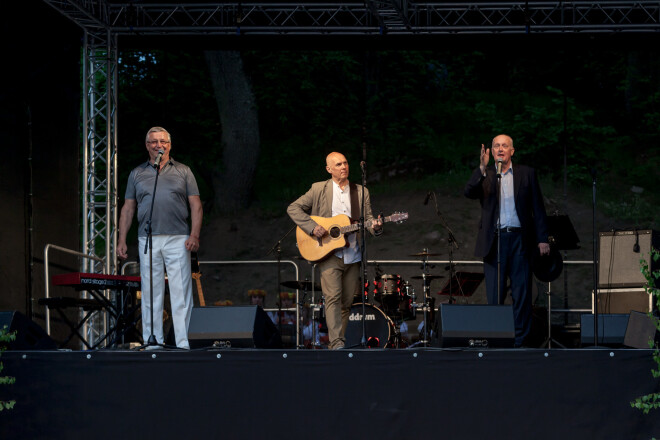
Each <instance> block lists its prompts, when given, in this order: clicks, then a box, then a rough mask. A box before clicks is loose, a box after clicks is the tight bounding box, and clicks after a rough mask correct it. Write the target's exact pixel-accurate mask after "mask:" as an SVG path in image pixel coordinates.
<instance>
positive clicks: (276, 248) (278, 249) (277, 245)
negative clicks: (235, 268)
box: [266, 225, 298, 335]
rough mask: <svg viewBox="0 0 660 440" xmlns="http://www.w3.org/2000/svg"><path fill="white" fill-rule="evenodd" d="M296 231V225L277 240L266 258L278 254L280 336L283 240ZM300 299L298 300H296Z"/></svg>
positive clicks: (279, 329)
mask: <svg viewBox="0 0 660 440" xmlns="http://www.w3.org/2000/svg"><path fill="white" fill-rule="evenodd" d="M294 229H296V225H293V226H292V227H291V229H289V230H288V231H287V233H286V234H284V235H283V236H282V237H280V239H279V240H277V243H275V244H274V245H273V247H272V248H270V250H269V251H268V252H267V253H266V256H268V255H270V254H271V253H272V252H273V251H275V252H277V289H276V290H275V291H276V292H277V298H278V301H277V326H278V331H279V332H280V335H281V334H282V298H280V290H281V288H280V286H281V284H280V283H281V282H282V269H281V262H282V240H284V239H285V238H286V237H287V236H288V235H289V234H290V233H291V231H293V230H294ZM296 299H298V298H296Z"/></svg>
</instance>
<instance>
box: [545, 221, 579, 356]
mask: <svg viewBox="0 0 660 440" xmlns="http://www.w3.org/2000/svg"><path fill="white" fill-rule="evenodd" d="M547 225H548V241H549V242H550V246H551V247H554V248H555V249H557V250H559V251H568V250H575V249H579V248H580V245H579V244H578V243H579V242H580V239H579V238H578V236H577V232H575V228H574V227H573V223H571V219H570V218H568V215H559V214H558V213H556V214H554V215H549V216H548V217H547ZM551 286H552V283H551V282H548V293H547V294H546V295H547V296H548V337H547V338H546V340H545V342H544V343H543V345H541V347H547V348H552V342H554V343H555V344H557V345H559V346H560V347H561V348H566V347H564V346H563V345H562V344H560V343H559V342H557V341H555V340H554V339H552V287H551Z"/></svg>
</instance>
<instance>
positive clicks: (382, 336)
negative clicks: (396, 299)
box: [346, 303, 394, 348]
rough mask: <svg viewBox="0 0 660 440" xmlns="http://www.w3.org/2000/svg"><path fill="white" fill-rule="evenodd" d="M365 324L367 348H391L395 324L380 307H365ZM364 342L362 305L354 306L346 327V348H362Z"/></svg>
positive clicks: (366, 305) (369, 305) (367, 305)
mask: <svg viewBox="0 0 660 440" xmlns="http://www.w3.org/2000/svg"><path fill="white" fill-rule="evenodd" d="M364 310H365V314H364V324H365V330H366V335H365V336H366V339H367V348H385V347H389V346H391V341H390V339H392V337H393V336H394V324H393V323H392V320H391V319H390V318H389V317H388V316H387V315H385V313H383V312H382V311H381V310H380V309H379V308H378V307H375V306H372V305H371V304H365V305H364ZM361 342H362V303H358V304H353V306H352V307H351V313H350V315H349V316H348V327H346V347H347V348H348V347H355V348H360V343H361Z"/></svg>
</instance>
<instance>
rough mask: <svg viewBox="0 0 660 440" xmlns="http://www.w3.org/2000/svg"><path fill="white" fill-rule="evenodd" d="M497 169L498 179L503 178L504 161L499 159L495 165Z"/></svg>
mask: <svg viewBox="0 0 660 440" xmlns="http://www.w3.org/2000/svg"><path fill="white" fill-rule="evenodd" d="M495 167H496V168H497V177H501V176H502V159H497V162H496V163H495Z"/></svg>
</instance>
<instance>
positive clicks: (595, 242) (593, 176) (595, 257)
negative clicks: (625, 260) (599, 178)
mask: <svg viewBox="0 0 660 440" xmlns="http://www.w3.org/2000/svg"><path fill="white" fill-rule="evenodd" d="M591 179H592V191H591V193H592V194H591V196H592V202H591V203H592V228H593V260H594V263H593V272H594V274H593V283H594V286H593V289H594V347H598V238H597V234H596V168H595V167H593V168H592V169H591Z"/></svg>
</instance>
